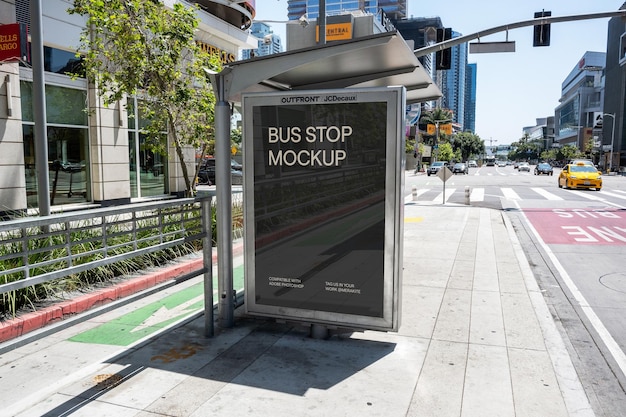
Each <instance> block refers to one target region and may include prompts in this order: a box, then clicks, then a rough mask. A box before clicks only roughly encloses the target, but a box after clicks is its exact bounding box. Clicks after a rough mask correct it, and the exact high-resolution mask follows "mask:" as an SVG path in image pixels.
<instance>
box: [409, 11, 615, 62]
mask: <svg viewBox="0 0 626 417" xmlns="http://www.w3.org/2000/svg"><path fill="white" fill-rule="evenodd" d="M616 16H621V17H622V18H626V10H615V11H611V12H598V13H587V14H579V15H570V16H544V17H539V18H536V19H529V20H523V21H521V22H514V23H509V24H506V25H501V26H496V27H494V28H491V29H486V30H483V31H480V32H476V33H472V34H470V35H465V36H459V37H458V38H453V39H450V40H445V41H443V42H439V43H436V44H433V45H430V46H426V47H424V48H420V49H416V50H414V51H413V53H414V54H415V56H416V57H418V58H419V57H421V56H425V55H429V54H431V53H433V52H438V51H442V50H444V49H447V48H451V47H453V46H456V45H460V44H463V43H466V42H469V41H472V40H474V39H479V40H480V38H484V37H486V36H489V35H493V34H494V33H499V32H508V31H509V30H511V29H519V28H522V27H526V26H536V25H547V24H550V23H560V22H573V21H577V20H590V19H602V18H605V17H616Z"/></svg>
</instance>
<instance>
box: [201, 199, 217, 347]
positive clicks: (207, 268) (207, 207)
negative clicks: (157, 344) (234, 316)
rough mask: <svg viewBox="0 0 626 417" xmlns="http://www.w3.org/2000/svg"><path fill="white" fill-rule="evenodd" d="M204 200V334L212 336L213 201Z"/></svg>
mask: <svg viewBox="0 0 626 417" xmlns="http://www.w3.org/2000/svg"><path fill="white" fill-rule="evenodd" d="M212 200H213V199H212V198H209V199H208V200H204V201H202V203H201V205H202V228H203V229H204V230H205V232H206V236H205V237H204V242H203V244H202V263H203V266H204V335H205V336H206V337H212V336H213V334H214V326H213V322H214V318H213V248H212V240H213V237H212V233H211V226H212V225H211V201H212Z"/></svg>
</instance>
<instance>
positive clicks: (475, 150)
mask: <svg viewBox="0 0 626 417" xmlns="http://www.w3.org/2000/svg"><path fill="white" fill-rule="evenodd" d="M453 146H454V148H455V149H457V150H459V151H460V153H461V160H463V161H467V160H468V159H470V157H472V156H473V155H480V154H482V153H484V152H485V142H484V141H483V140H482V139H480V137H479V136H478V135H475V134H473V133H472V132H461V133H458V134H456V136H455V138H454V142H453Z"/></svg>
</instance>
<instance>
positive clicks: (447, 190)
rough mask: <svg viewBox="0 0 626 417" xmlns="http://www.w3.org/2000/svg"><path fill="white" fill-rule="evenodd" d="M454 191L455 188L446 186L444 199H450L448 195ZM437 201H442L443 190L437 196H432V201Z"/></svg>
mask: <svg viewBox="0 0 626 417" xmlns="http://www.w3.org/2000/svg"><path fill="white" fill-rule="evenodd" d="M455 191H456V188H448V189H446V201H448V200H449V199H450V196H451V195H452V194H454V192H455ZM439 201H443V191H442V192H440V193H439V195H438V196H437V197H435V198H433V203H437V202H439Z"/></svg>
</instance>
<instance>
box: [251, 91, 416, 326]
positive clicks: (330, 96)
mask: <svg viewBox="0 0 626 417" xmlns="http://www.w3.org/2000/svg"><path fill="white" fill-rule="evenodd" d="M404 94H405V90H404V88H403V87H392V88H370V89H343V90H321V91H307V92H289V93H270V94H247V95H244V96H243V116H244V135H243V140H244V146H243V150H244V201H245V202H246V204H245V212H244V217H245V267H246V273H245V278H246V311H247V312H248V313H249V314H257V315H264V316H271V317H278V318H282V319H290V320H297V321H305V322H308V323H316V324H326V325H333V326H340V327H350V328H358V329H381V330H383V329H384V330H397V328H398V325H399V314H398V309H399V297H400V274H401V267H400V263H401V262H400V261H401V259H402V256H401V247H402V227H401V225H402V223H403V222H402V187H403V179H404V176H403V175H402V173H403V172H404V167H403V164H404V162H403V155H404V134H403V131H404V129H403V127H404V126H403V118H402V115H404V102H405V99H404Z"/></svg>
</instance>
